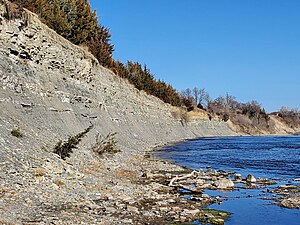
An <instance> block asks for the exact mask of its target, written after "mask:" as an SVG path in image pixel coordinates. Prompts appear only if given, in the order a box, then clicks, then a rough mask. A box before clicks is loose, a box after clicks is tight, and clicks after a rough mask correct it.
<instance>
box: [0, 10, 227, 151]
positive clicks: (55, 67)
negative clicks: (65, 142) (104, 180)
mask: <svg viewBox="0 0 300 225" xmlns="http://www.w3.org/2000/svg"><path fill="white" fill-rule="evenodd" d="M3 10H4V9H3V8H2V15H3ZM26 20H27V21H26V23H25V22H24V20H20V19H15V20H10V21H7V20H6V19H5V18H3V16H2V17H1V21H2V22H1V27H0V29H1V35H0V57H1V60H0V66H1V67H0V68H1V70H0V74H1V89H0V91H1V92H0V93H1V117H2V118H3V120H2V121H1V123H2V124H1V125H2V126H1V134H2V135H4V139H7V140H9V139H12V138H11V137H10V136H11V135H10V130H12V129H13V128H14V127H19V128H20V129H21V130H23V131H24V133H25V138H24V140H25V139H28V141H29V143H30V147H35V148H40V147H41V146H43V145H45V146H47V145H49V146H50V145H52V144H53V142H55V141H57V140H58V139H61V138H64V137H67V136H68V135H71V134H74V133H78V132H80V131H82V130H83V129H84V128H86V127H87V126H89V125H90V124H94V125H95V129H94V133H95V132H99V133H102V134H107V133H108V132H109V131H112V132H117V133H118V135H117V136H118V137H119V142H120V145H121V146H124V147H130V148H134V147H136V148H139V147H140V146H141V145H140V144H142V143H143V144H146V145H147V146H152V145H154V144H157V143H165V142H168V141H174V140H178V139H181V138H191V137H196V136H203V135H228V134H233V132H232V131H231V130H230V129H228V128H227V125H226V124H225V123H219V122H209V121H207V120H202V121H194V122H191V123H188V124H185V123H181V121H180V119H176V118H174V116H173V115H172V114H171V108H170V106H169V105H166V104H164V103H163V102H161V101H160V100H158V99H157V98H154V97H152V96H148V95H146V94H145V93H143V92H139V91H137V90H136V89H135V88H134V87H132V86H131V85H130V84H128V83H126V82H125V81H124V80H120V79H119V78H118V77H116V76H115V75H114V74H112V73H111V72H110V71H109V70H106V69H105V68H103V67H101V66H99V65H98V63H97V61H96V60H95V59H94V58H93V56H92V55H90V54H89V53H88V52H85V51H84V50H83V49H81V48H79V47H77V46H74V45H73V44H71V43H70V42H68V41H66V40H65V39H63V38H62V37H60V36H58V35H57V34H56V33H55V32H53V31H52V30H50V29H48V28H47V27H46V26H45V25H43V24H42V23H41V22H40V21H39V20H38V18H37V17H36V16H35V15H33V14H31V13H27V16H26ZM6 135H7V136H6ZM89 136H90V135H89ZM88 139H89V142H90V143H92V142H93V139H92V138H91V139H90V137H88ZM18 141H19V140H18ZM7 144H8V143H5V145H6V146H7Z"/></svg>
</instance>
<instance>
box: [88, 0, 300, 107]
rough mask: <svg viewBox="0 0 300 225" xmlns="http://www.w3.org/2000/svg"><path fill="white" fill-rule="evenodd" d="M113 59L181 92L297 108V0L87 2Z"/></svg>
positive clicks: (299, 15)
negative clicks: (142, 68) (106, 34)
mask: <svg viewBox="0 0 300 225" xmlns="http://www.w3.org/2000/svg"><path fill="white" fill-rule="evenodd" d="M90 3H91V5H92V7H93V8H94V9H96V10H97V15H98V17H99V21H100V23H101V24H103V25H104V26H106V27H108V28H109V29H110V32H111V35H112V43H113V44H114V45H115V52H114V58H115V59H118V60H120V61H122V62H126V61H127V60H131V61H138V62H140V63H142V64H146V65H147V66H148V68H149V69H150V70H151V72H152V73H153V74H154V75H155V77H156V78H159V79H162V80H164V81H165V82H167V83H170V84H171V85H172V86H173V87H175V88H176V89H178V90H179V91H181V90H183V89H185V88H188V87H191V88H192V87H195V86H197V87H199V88H205V90H206V91H208V92H209V93H210V95H211V97H213V98H216V97H218V96H220V95H225V94H226V92H228V93H229V94H231V95H233V96H236V98H237V100H238V101H240V102H247V101H251V100H257V101H258V102H259V103H261V104H262V106H263V107H265V108H266V110H267V111H269V112H270V111H275V110H278V109H279V108H280V107H281V106H287V107H289V108H298V109H299V108H300V91H299V89H300V0H90Z"/></svg>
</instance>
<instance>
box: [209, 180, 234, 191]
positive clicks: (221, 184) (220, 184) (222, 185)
mask: <svg viewBox="0 0 300 225" xmlns="http://www.w3.org/2000/svg"><path fill="white" fill-rule="evenodd" d="M213 185H214V186H215V187H216V188H217V189H231V188H233V187H234V183H233V182H232V180H230V179H229V178H223V179H220V180H217V181H215V182H214V183H213Z"/></svg>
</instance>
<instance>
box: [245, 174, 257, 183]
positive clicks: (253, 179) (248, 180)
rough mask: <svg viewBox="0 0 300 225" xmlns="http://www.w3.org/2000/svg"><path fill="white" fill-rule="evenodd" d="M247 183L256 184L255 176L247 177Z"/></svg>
mask: <svg viewBox="0 0 300 225" xmlns="http://www.w3.org/2000/svg"><path fill="white" fill-rule="evenodd" d="M246 182H248V183H256V178H255V177H254V176H253V175H251V174H248V176H247V177H246Z"/></svg>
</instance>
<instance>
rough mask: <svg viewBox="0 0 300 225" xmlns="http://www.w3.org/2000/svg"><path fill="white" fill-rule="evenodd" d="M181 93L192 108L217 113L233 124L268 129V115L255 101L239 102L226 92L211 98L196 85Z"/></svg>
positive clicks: (222, 118) (212, 113)
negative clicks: (190, 103)
mask: <svg viewBox="0 0 300 225" xmlns="http://www.w3.org/2000/svg"><path fill="white" fill-rule="evenodd" d="M181 95H183V97H184V98H187V99H189V100H190V101H191V102H192V105H191V107H192V108H200V109H202V110H205V111H207V112H208V113H209V114H211V115H217V116H218V117H219V118H220V119H221V120H223V121H228V120H229V119H230V120H231V121H232V122H233V123H234V124H238V125H242V126H244V127H258V128H260V129H263V130H267V129H269V126H270V124H269V121H270V117H269V115H268V114H267V113H266V111H265V109H264V108H262V107H261V105H260V104H259V103H257V102H256V101H250V102H247V103H241V102H238V101H237V100H236V98H235V97H234V96H232V95H229V94H228V93H226V95H224V96H219V97H217V98H216V99H214V100H213V99H212V98H211V97H210V95H209V93H208V92H206V91H205V89H204V88H197V87H194V88H192V89H190V88H187V89H185V90H184V91H182V92H181Z"/></svg>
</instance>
